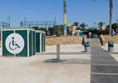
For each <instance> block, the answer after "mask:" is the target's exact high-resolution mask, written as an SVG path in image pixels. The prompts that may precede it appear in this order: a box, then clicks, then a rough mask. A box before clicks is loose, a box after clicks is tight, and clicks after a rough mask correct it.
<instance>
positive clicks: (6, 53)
mask: <svg viewBox="0 0 118 83" xmlns="http://www.w3.org/2000/svg"><path fill="white" fill-rule="evenodd" d="M12 33H14V31H13V30H10V31H2V55H3V56H14V54H12V53H10V52H9V51H8V49H7V48H9V46H10V44H11V42H12V39H11V41H9V43H6V42H7V40H6V39H7V38H8V36H9V35H10V34H12Z"/></svg>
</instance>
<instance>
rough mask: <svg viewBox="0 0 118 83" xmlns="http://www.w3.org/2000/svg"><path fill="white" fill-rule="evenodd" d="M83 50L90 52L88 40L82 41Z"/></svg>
mask: <svg viewBox="0 0 118 83" xmlns="http://www.w3.org/2000/svg"><path fill="white" fill-rule="evenodd" d="M84 49H85V52H90V47H89V42H84Z"/></svg>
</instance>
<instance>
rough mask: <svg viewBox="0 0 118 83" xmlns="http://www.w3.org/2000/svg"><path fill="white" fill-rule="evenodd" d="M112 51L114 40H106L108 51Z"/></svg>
mask: <svg viewBox="0 0 118 83" xmlns="http://www.w3.org/2000/svg"><path fill="white" fill-rule="evenodd" d="M113 51H114V41H113V40H110V41H108V52H113Z"/></svg>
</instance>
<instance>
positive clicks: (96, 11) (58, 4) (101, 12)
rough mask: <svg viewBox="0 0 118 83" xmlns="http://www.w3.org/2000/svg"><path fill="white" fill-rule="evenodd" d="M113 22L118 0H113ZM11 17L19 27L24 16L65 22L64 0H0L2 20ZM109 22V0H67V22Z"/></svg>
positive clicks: (13, 22)
mask: <svg viewBox="0 0 118 83" xmlns="http://www.w3.org/2000/svg"><path fill="white" fill-rule="evenodd" d="M113 3H114V9H113V22H116V20H117V19H118V5H117V4H118V0H113ZM9 16H10V17H11V26H13V27H17V26H19V24H20V21H23V20H24V17H26V18H27V20H29V21H31V20H32V21H45V20H47V21H48V20H49V21H50V20H54V18H55V17H56V20H57V24H63V0H0V22H1V21H7V17H9ZM75 21H77V22H79V23H83V22H84V23H86V24H88V25H89V26H92V25H93V24H94V22H96V23H98V22H100V21H102V22H105V24H108V23H109V0H96V1H93V0H67V24H72V23H73V22H75Z"/></svg>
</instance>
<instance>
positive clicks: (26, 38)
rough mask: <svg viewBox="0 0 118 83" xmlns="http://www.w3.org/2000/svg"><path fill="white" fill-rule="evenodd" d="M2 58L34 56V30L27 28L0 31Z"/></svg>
mask: <svg viewBox="0 0 118 83" xmlns="http://www.w3.org/2000/svg"><path fill="white" fill-rule="evenodd" d="M1 39H2V56H22V57H30V56H32V55H35V50H36V49H35V48H36V45H35V30H34V29H29V28H4V29H1Z"/></svg>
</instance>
